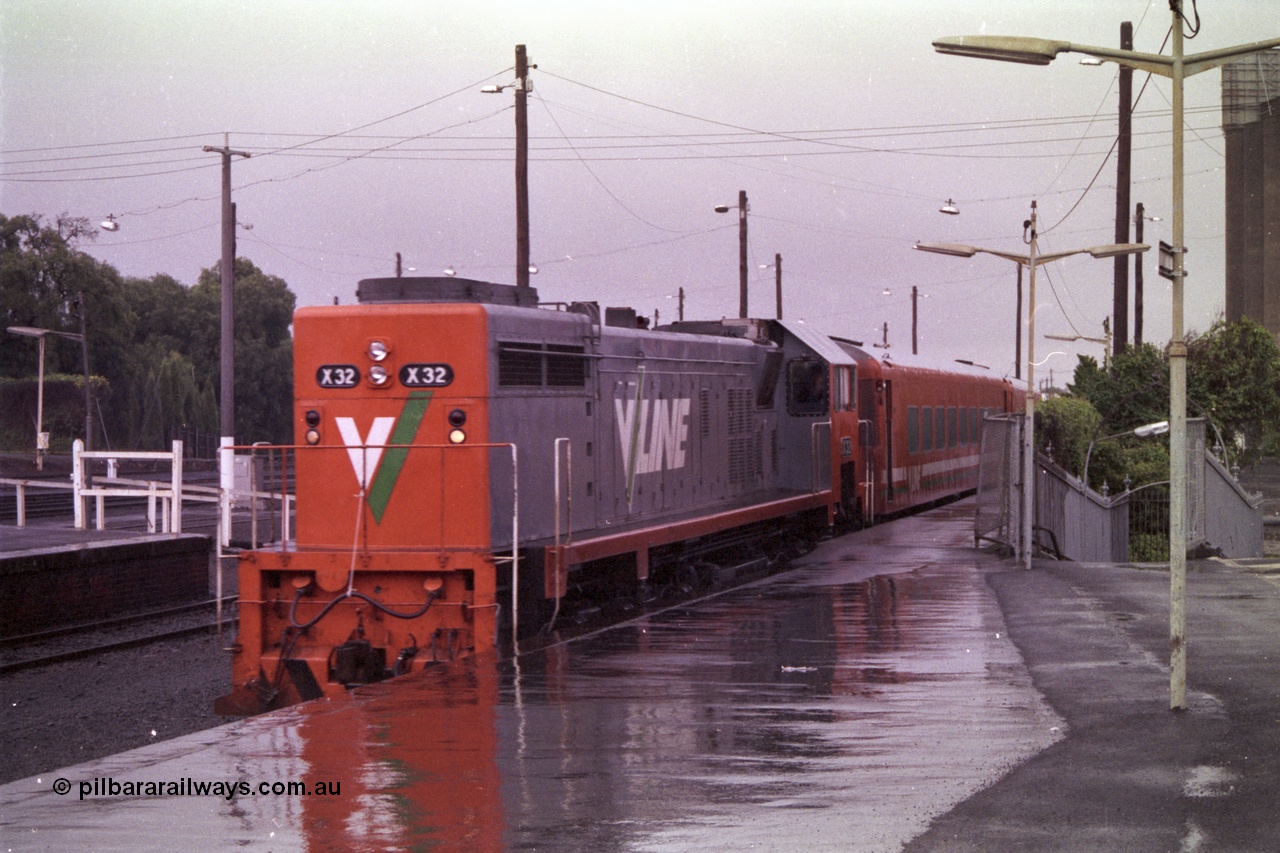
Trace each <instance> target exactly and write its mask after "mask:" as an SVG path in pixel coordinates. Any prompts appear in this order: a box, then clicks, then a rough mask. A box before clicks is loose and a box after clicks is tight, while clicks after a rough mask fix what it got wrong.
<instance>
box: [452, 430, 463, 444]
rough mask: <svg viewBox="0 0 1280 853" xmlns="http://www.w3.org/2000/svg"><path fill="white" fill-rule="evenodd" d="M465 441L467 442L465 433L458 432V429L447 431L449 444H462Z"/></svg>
mask: <svg viewBox="0 0 1280 853" xmlns="http://www.w3.org/2000/svg"><path fill="white" fill-rule="evenodd" d="M466 440H467V434H466V433H465V432H463V431H462V430H460V429H456V428H455V429H451V430H449V443H450V444H462V442H464V441H466Z"/></svg>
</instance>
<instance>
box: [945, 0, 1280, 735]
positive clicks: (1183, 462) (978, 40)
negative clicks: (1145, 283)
mask: <svg viewBox="0 0 1280 853" xmlns="http://www.w3.org/2000/svg"><path fill="white" fill-rule="evenodd" d="M1182 3H1183V0H1170V2H1169V7H1170V12H1171V14H1172V16H1173V27H1172V29H1171V32H1172V35H1173V50H1172V55H1171V56H1162V55H1160V54H1153V53H1139V52H1137V51H1132V50H1117V49H1115V48H1107V47H1094V46H1092V45H1081V44H1072V43H1071V42H1069V41H1052V40H1049V39H1036V38H1022V37H1018V36H959V37H950V38H942V39H938V40H937V41H935V42H934V43H933V46H934V49H935V50H937V51H938V52H939V53H946V54H951V55H955V56H972V57H976V58H978V59H996V60H1002V61H1005V62H1020V63H1026V64H1030V65H1048V64H1049V63H1050V62H1052V61H1053V59H1054V57H1056V56H1057V55H1058V54H1059V53H1083V54H1086V55H1088V56H1094V57H1097V58H1098V59H1109V60H1112V61H1114V62H1117V63H1119V64H1121V65H1125V66H1128V67H1129V68H1136V69H1138V70H1140V71H1147V72H1150V73H1151V74H1158V75H1160V76H1162V77H1168V78H1169V79H1170V80H1171V81H1172V83H1173V163H1172V177H1173V244H1174V249H1173V263H1172V265H1171V269H1170V272H1169V276H1168V277H1169V278H1170V279H1171V280H1172V282H1173V330H1172V334H1171V335H1170V340H1169V513H1170V521H1169V648H1170V662H1169V670H1170V672H1169V707H1170V708H1171V709H1173V710H1178V709H1183V708H1186V707H1187V644H1186V625H1187V614H1186V593H1187V589H1186V584H1187V541H1186V540H1187V536H1186V518H1185V517H1184V515H1183V513H1184V511H1185V506H1186V499H1187V344H1186V340H1185V338H1184V334H1183V284H1184V282H1183V279H1184V278H1185V277H1186V271H1185V270H1184V269H1183V263H1182V256H1183V255H1184V254H1186V251H1187V249H1186V246H1184V245H1183V239H1184V227H1183V226H1184V216H1183V206H1182V205H1183V195H1184V187H1183V182H1184V177H1185V175H1184V170H1183V125H1182V122H1183V103H1182V101H1183V91H1182V90H1183V85H1182V84H1183V80H1184V79H1185V78H1187V77H1189V76H1191V75H1193V74H1199V73H1200V72H1201V71H1208V70H1210V69H1211V68H1217V67H1218V66H1220V65H1225V64H1226V63H1228V62H1230V61H1231V60H1233V59H1235V58H1237V57H1240V56H1245V55H1247V54H1250V53H1257V52H1259V51H1263V50H1267V49H1269V48H1272V47H1277V46H1280V39H1270V40H1268V41H1259V42H1253V43H1252V44H1246V45H1237V46H1235V47H1227V48H1220V49H1218V50H1209V51H1205V52H1203V53H1193V54H1192V55H1190V56H1184V55H1183V52H1182V25H1183V15H1182Z"/></svg>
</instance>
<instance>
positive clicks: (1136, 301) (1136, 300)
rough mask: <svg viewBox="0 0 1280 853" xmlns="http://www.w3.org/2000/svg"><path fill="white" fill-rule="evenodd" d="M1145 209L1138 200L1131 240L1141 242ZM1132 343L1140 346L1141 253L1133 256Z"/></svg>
mask: <svg viewBox="0 0 1280 853" xmlns="http://www.w3.org/2000/svg"><path fill="white" fill-rule="evenodd" d="M1145 213H1146V211H1145V210H1143V207H1142V202H1138V207H1137V210H1136V211H1135V212H1134V214H1133V240H1134V242H1135V243H1141V242H1142V220H1143V216H1144V215H1145ZM1133 345H1134V346H1135V347H1140V346H1142V255H1141V254H1137V255H1134V256H1133Z"/></svg>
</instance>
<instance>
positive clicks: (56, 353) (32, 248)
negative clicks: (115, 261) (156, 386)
mask: <svg viewBox="0 0 1280 853" xmlns="http://www.w3.org/2000/svg"><path fill="white" fill-rule="evenodd" d="M96 235H97V232H96V231H94V230H93V229H92V228H91V227H90V226H89V223H88V221H87V220H85V219H82V218H75V217H70V216H67V215H65V214H64V215H62V216H59V217H58V218H57V220H56V221H55V223H54V224H53V225H46V224H45V223H44V221H43V219H42V218H41V217H40V216H38V215H35V214H30V215H23V216H14V217H5V216H4V215H3V214H0V312H3V314H2V316H3V319H4V325H5V326H6V327H8V326H35V327H38V328H43V329H52V330H56V331H66V332H72V333H75V334H79V332H80V328H81V317H82V314H83V318H84V325H85V327H86V329H87V332H88V342H87V345H88V352H89V362H90V367H91V371H92V372H93V373H94V375H95V376H101V377H103V378H104V379H105V381H99V380H96V379H95V380H94V381H93V382H94V386H95V388H97V391H96V392H95V396H97V397H98V403H99V405H100V406H102V407H103V409H104V411H105V410H110V408H111V407H110V405H109V402H107V401H106V400H104V398H109V396H110V394H111V390H112V388H113V387H114V383H115V382H116V381H118V380H119V379H120V378H121V377H122V376H123V375H124V374H125V373H126V372H127V370H128V352H127V346H126V342H127V340H128V339H129V337H130V335H131V334H132V329H133V325H134V322H135V320H136V318H135V316H134V314H133V312H132V311H131V310H130V309H129V306H128V304H127V302H126V301H125V300H124V299H123V295H122V293H121V282H120V274H119V273H118V272H117V271H116V270H115V268H114V267H112V266H110V265H109V264H105V263H102V262H101V261H98V260H96V259H95V258H93V257H91V256H89V255H87V254H85V253H84V252H82V251H80V250H79V249H77V248H76V246H77V244H78V243H79V242H80V241H82V240H92V239H93V238H94V237H95V236H96ZM83 359H84V356H83V353H82V351H81V348H80V346H79V345H77V344H75V343H73V342H71V341H67V340H64V339H58V338H53V337H51V338H49V339H47V344H46V364H45V370H46V372H48V373H65V374H68V375H71V376H79V377H83V375H84V361H83ZM35 366H36V365H35V359H34V358H33V357H32V355H31V353H30V347H29V346H24V345H23V343H22V341H20V340H19V339H16V338H14V337H13V336H11V335H5V336H4V340H3V343H0V376H10V377H22V376H26V375H30V374H31V373H32V372H33V368H34V367H35ZM79 381H80V382H81V383H83V378H81V379H80V380H79ZM83 416H84V412H83V403H81V404H80V414H79V419H80V422H81V423H83ZM100 426H102V427H106V431H107V434H108V435H110V427H109V426H108V425H100ZM98 433H99V435H101V431H98ZM98 440H99V439H98V438H97V437H95V443H97V441H98Z"/></svg>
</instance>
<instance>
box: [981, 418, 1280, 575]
mask: <svg viewBox="0 0 1280 853" xmlns="http://www.w3.org/2000/svg"><path fill="white" fill-rule="evenodd" d="M1024 421H1025V417H1024V416H1022V415H999V416H995V417H987V418H985V419H984V421H983V431H982V443H981V448H982V450H981V462H980V470H979V476H978V492H977V508H976V511H975V515H974V538H975V541H976V542H978V543H980V542H982V541H988V542H994V543H996V544H998V545H1000V546H1002V547H1004V548H1007V549H1009V550H1010V551H1017V549H1018V542H1019V538H1020V536H1021V530H1022V526H1021V524H1020V523H1019V521H1020V519H1019V509H1020V508H1021V506H1022V501H1021V499H1020V498H1021V494H1022V465H1021V455H1022V424H1023V422H1024ZM1187 444H1188V448H1187V450H1188V453H1187V500H1186V507H1185V508H1184V511H1185V513H1186V531H1187V549H1188V550H1189V551H1192V550H1195V551H1200V552H1203V553H1207V554H1214V553H1216V554H1221V555H1222V556H1226V557H1256V556H1261V554H1262V527H1263V524H1262V497H1261V495H1252V494H1249V493H1248V492H1247V491H1246V490H1245V489H1244V488H1243V487H1242V486H1241V485H1240V483H1239V482H1238V481H1237V480H1236V478H1235V476H1234V475H1233V474H1232V473H1231V472H1230V471H1229V470H1228V469H1227V467H1226V466H1225V465H1224V464H1223V463H1222V462H1221V461H1220V460H1219V459H1218V458H1217V457H1216V456H1214V455H1213V454H1212V453H1211V452H1210V451H1209V449H1208V446H1207V442H1206V422H1205V420H1204V419H1203V418H1190V419H1188V421H1187ZM1035 470H1036V483H1035V489H1036V496H1035V498H1036V499H1035V501H1034V505H1035V518H1034V523H1033V525H1032V529H1033V532H1034V543H1033V547H1034V548H1035V549H1036V550H1037V551H1039V552H1040V553H1043V554H1048V555H1051V556H1055V557H1058V558H1060V559H1068V560H1077V561H1087V562H1110V563H1125V562H1138V563H1146V562H1157V563H1158V562H1167V561H1168V559H1169V518H1170V500H1169V483H1168V482H1167V481H1165V482H1159V483H1151V484H1147V485H1143V486H1140V487H1139V488H1136V489H1132V490H1129V489H1126V490H1125V491H1123V492H1119V493H1116V494H1101V493H1098V492H1095V491H1094V490H1092V489H1090V488H1088V486H1087V485H1086V484H1085V483H1083V482H1081V481H1080V479H1079V478H1077V477H1075V476H1073V475H1072V474H1070V473H1068V472H1067V471H1065V470H1063V469H1062V468H1060V467H1058V466H1057V465H1056V464H1054V462H1053V461H1052V460H1050V459H1049V458H1048V457H1047V456H1045V455H1044V454H1037V458H1036V466H1035Z"/></svg>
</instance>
